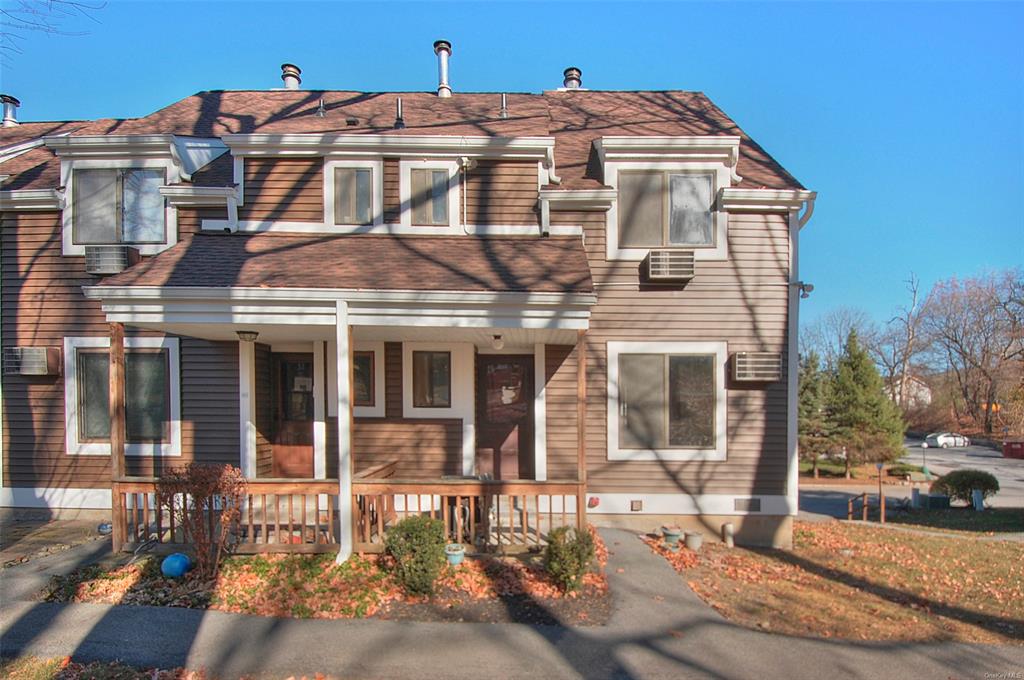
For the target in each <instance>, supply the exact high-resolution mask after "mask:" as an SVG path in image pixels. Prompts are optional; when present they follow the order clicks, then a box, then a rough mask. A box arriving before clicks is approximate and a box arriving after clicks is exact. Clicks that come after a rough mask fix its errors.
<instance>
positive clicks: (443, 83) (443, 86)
mask: <svg viewBox="0 0 1024 680" xmlns="http://www.w3.org/2000/svg"><path fill="white" fill-rule="evenodd" d="M434 54H436V55H437V81H438V82H437V96H438V97H451V96H452V88H451V86H450V85H449V84H448V57H450V56H452V44H451V43H450V42H448V41H447V40H437V41H435V42H434Z"/></svg>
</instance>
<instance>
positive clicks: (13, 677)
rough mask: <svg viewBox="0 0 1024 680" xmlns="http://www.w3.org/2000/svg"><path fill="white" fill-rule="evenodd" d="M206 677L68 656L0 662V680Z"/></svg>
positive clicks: (192, 679)
mask: <svg viewBox="0 0 1024 680" xmlns="http://www.w3.org/2000/svg"><path fill="white" fill-rule="evenodd" d="M206 677H207V676H206V674H205V673H203V672H201V671H200V672H196V671H187V670H185V669H183V668H174V669H170V670H162V669H158V668H151V669H148V670H140V669H138V668H132V667H131V666H126V665H124V664H123V663H119V662H102V661H94V662H92V663H87V664H81V663H75V662H73V661H71V659H70V658H69V657H64V658H63V659H61V658H55V659H40V658H38V657H34V656H26V657H21V658H18V659H2V660H0V680H204V679H205V678H206Z"/></svg>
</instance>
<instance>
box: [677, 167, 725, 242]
mask: <svg viewBox="0 0 1024 680" xmlns="http://www.w3.org/2000/svg"><path fill="white" fill-rule="evenodd" d="M712 186H713V182H712V178H711V175H671V176H670V177H669V191H670V195H669V204H670V209H671V220H670V223H669V234H668V237H669V243H670V244H672V245H682V246H706V245H713V244H714V241H715V239H714V230H713V228H712V220H711V202H712V197H711V187H712Z"/></svg>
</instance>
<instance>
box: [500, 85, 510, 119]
mask: <svg viewBox="0 0 1024 680" xmlns="http://www.w3.org/2000/svg"><path fill="white" fill-rule="evenodd" d="M498 116H499V117H500V118H501V119H502V120H506V119H507V118H508V95H506V94H505V93H504V92H502V93H501V111H500V112H499V113H498Z"/></svg>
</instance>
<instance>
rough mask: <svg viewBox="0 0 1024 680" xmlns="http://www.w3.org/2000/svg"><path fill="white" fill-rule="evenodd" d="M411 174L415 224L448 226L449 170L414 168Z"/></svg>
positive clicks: (419, 225)
mask: <svg viewBox="0 0 1024 680" xmlns="http://www.w3.org/2000/svg"><path fill="white" fill-rule="evenodd" d="M409 175H410V179H411V184H412V187H411V189H412V194H411V199H412V224H413V226H415V227H432V226H442V227H446V226H448V224H449V218H448V177H449V172H448V170H434V169H413V170H411V171H410V173H409Z"/></svg>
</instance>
